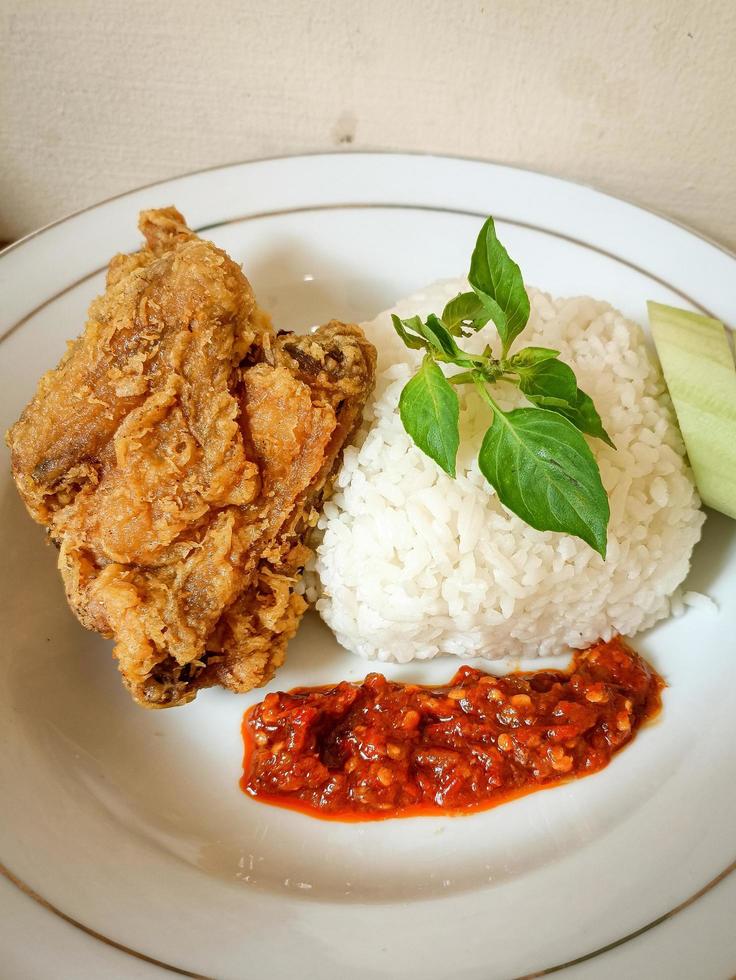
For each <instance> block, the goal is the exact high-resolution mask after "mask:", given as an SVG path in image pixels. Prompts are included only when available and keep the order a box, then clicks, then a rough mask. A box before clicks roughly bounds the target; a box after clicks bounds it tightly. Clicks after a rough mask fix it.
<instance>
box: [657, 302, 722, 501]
mask: <svg viewBox="0 0 736 980" xmlns="http://www.w3.org/2000/svg"><path fill="white" fill-rule="evenodd" d="M647 305H648V307H649V323H650V325H651V328H652V335H653V337H654V343H655V345H656V347H657V353H658V354H659V359H660V361H661V362H662V370H663V371H664V377H665V381H666V382H667V387H668V388H669V390H670V395H671V396H672V401H673V403H674V406H675V411H676V412H677V420H678V422H679V423H680V429H681V431H682V437H683V439H684V440H685V446H686V447H687V452H688V456H689V457H690V465H691V466H692V468H693V473H694V475H695V483H696V485H697V487H698V491H699V493H700V496H701V498H702V500H703V503H705V504H707V505H708V506H709V507H713V508H714V509H715V510H719V511H720V512H721V513H722V514H727V515H728V516H729V517H733V518H736V368H735V367H734V361H733V354H732V353H731V348H730V346H729V343H728V337H727V335H726V330H725V329H724V327H723V324H722V323H719V322H718V320H711V319H710V317H707V316H699V315H698V314H697V313H688V312H687V311H685V310H678V309H675V307H672V306H663V305H662V304H660V303H651V302H650V303H648V304H647Z"/></svg>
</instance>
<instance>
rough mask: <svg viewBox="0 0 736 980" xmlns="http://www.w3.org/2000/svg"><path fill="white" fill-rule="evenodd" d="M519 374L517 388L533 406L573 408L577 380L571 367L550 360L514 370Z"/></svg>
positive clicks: (555, 359) (555, 360)
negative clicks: (564, 406)
mask: <svg viewBox="0 0 736 980" xmlns="http://www.w3.org/2000/svg"><path fill="white" fill-rule="evenodd" d="M516 370H517V372H518V374H519V387H520V388H521V390H522V391H523V392H524V394H525V395H526V397H527V398H528V399H529V401H530V402H534V404H535V405H540V406H543V405H559V406H563V405H569V406H570V407H571V408H572V407H574V405H575V403H576V400H577V390H578V385H577V380H576V378H575V372H574V371H573V369H572V368H571V367H569V366H568V365H567V364H565V363H564V361H558V360H557V358H550V359H546V360H544V361H538V362H537V363H536V364H533V365H532V366H531V367H528V368H518V367H517V368H516Z"/></svg>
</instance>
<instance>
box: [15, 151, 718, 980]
mask: <svg viewBox="0 0 736 980" xmlns="http://www.w3.org/2000/svg"><path fill="white" fill-rule="evenodd" d="M171 203H175V204H176V205H177V207H178V208H179V209H180V210H181V211H182V212H183V213H184V215H185V216H186V217H187V219H188V221H189V223H190V225H191V226H192V227H194V228H196V229H197V230H198V231H200V233H201V234H202V235H203V236H205V237H207V238H211V239H212V240H213V241H215V242H216V243H217V244H218V245H220V246H221V247H223V248H225V249H227V250H228V252H229V253H230V254H231V255H232V256H233V257H234V258H235V259H236V260H238V261H241V262H242V263H243V266H244V269H245V271H246V274H247V275H248V277H249V278H250V280H251V282H252V284H253V286H254V288H255V291H256V294H257V296H258V298H259V301H260V303H261V304H262V305H263V306H265V307H266V308H267V309H269V310H270V311H271V312H272V314H273V316H274V319H275V322H276V324H277V326H279V327H281V328H286V327H289V328H293V329H294V328H295V329H307V328H308V327H310V326H311V325H313V324H315V323H318V322H322V321H324V320H326V319H329V318H331V317H336V318H339V319H342V320H362V319H366V318H370V317H373V316H374V315H375V314H376V313H378V312H379V311H380V310H381V309H384V308H385V307H387V306H390V305H392V304H393V303H394V302H395V301H396V300H397V299H398V298H399V297H401V296H404V295H406V294H407V293H410V292H412V291H413V290H416V289H418V288H420V287H422V286H424V285H426V284H427V283H429V282H431V281H433V280H434V279H437V278H445V277H448V276H454V275H457V274H461V273H463V272H464V271H465V270H466V268H467V262H468V257H469V255H470V251H471V249H472V245H473V243H474V240H475V237H476V234H477V231H478V229H479V227H480V224H481V222H482V220H483V218H484V217H485V216H486V215H488V214H491V213H492V214H494V215H495V216H496V218H497V225H498V228H499V234H500V237H501V238H502V240H503V241H504V243H505V244H506V245H507V246H508V249H509V251H510V252H511V254H512V255H513V256H514V257H515V258H516V260H517V261H518V262H519V264H520V265H521V267H522V269H523V270H524V275H525V279H526V280H527V281H528V282H529V283H530V284H533V285H535V286H539V287H542V288H544V289H547V290H549V291H550V292H552V293H555V294H556V295H561V296H562V295H574V294H580V293H583V294H591V295H594V296H598V297H601V298H604V299H607V300H609V301H610V302H611V303H613V304H614V305H615V306H617V307H619V308H620V309H621V310H622V311H623V312H624V313H625V314H626V315H627V316H630V317H632V318H634V319H636V320H638V321H639V322H640V323H642V324H643V323H645V321H646V307H645V301H646V300H647V299H655V300H659V301H661V302H665V303H672V304H675V305H679V306H685V307H689V308H693V309H699V310H705V311H707V312H709V313H711V314H712V315H714V316H717V317H719V318H720V319H722V320H724V321H725V322H727V323H731V324H733V323H736V293H734V290H733V282H734V276H735V275H736V260H734V259H733V258H732V257H731V256H729V255H728V254H727V253H725V252H724V251H722V250H720V249H718V248H717V247H716V246H714V245H712V244H710V243H708V242H707V241H705V240H703V239H701V238H699V237H697V236H695V235H693V234H692V233H690V232H688V231H686V230H684V229H682V228H680V227H679V226H675V225H673V224H671V223H669V222H667V221H665V220H664V219H662V218H659V217H657V216H655V215H653V214H651V213H649V212H646V211H642V210H640V209H637V208H635V207H633V206H631V205H628V204H625V203H623V202H621V201H618V200H615V199H613V198H610V197H607V196H605V195H602V194H599V193H597V192H595V191H592V190H589V189H587V188H584V187H580V186H577V185H571V184H568V183H565V182H563V181H559V180H556V179H553V178H550V177H545V176H542V175H539V174H532V173H527V172H524V171H518V170H512V169H508V168H503V167H498V166H493V165H490V164H483V163H477V162H471V161H465V160H455V159H445V158H433V157H419V156H398V155H390V154H387V155H378V154H376V155H373V154H349V155H323V156H319V155H318V156H311V157H300V158H296V157H294V158H287V159H279V160H271V161H263V162H256V163H250V164H243V165H237V166H233V167H228V168H223V169H221V170H215V171H209V172H205V173H200V174H195V175H192V176H188V177H183V178H179V179H177V180H173V181H170V182H168V183H165V184H159V185H157V186H154V187H150V188H147V189H144V190H140V191H136V192H134V193H131V194H128V195H125V196H123V197H120V198H117V199H115V200H112V201H109V202H107V203H105V204H102V205H100V206H98V207H96V208H93V209H90V210H88V211H85V212H82V213H80V214H78V215H76V216H73V217H72V218H70V219H67V220H66V221H64V222H61V223H59V224H57V225H55V226H51V227H50V228H48V229H46V230H44V231H42V232H40V233H38V234H36V235H35V236H31V237H30V238H29V239H27V240H26V241H25V242H23V243H20V244H19V245H18V246H16V247H14V248H12V249H11V250H10V251H8V252H7V253H5V255H4V256H3V257H2V258H0V288H1V289H2V295H3V303H2V312H1V313H0V333H2V334H4V339H3V340H2V343H1V345H0V359H1V363H2V377H3V384H2V386H1V388H0V413H1V414H2V428H3V429H5V428H7V427H8V426H9V425H10V424H11V423H12V422H13V421H14V420H15V418H16V417H17V415H18V413H19V412H20V410H21V408H22V407H23V405H24V404H25V403H26V402H27V401H28V399H29V398H30V396H31V394H32V393H33V390H34V388H35V384H36V381H37V379H38V377H39V375H40V374H41V373H42V372H43V371H45V370H47V369H49V368H50V367H52V366H53V365H54V364H55V363H56V362H57V360H58V359H59V357H60V355H61V353H62V352H63V350H64V345H65V341H66V339H67V338H69V337H72V336H74V335H76V334H77V333H78V332H79V330H80V329H81V327H82V325H83V323H84V320H85V312H86V308H87V305H88V303H89V301H90V300H91V299H92V297H93V296H94V295H95V294H97V293H99V292H100V291H101V290H102V288H103V281H104V266H105V265H106V262H107V260H108V259H109V258H110V257H111V256H112V255H113V254H114V253H115V252H118V251H128V250H132V249H134V248H136V247H137V245H138V242H139V236H138V233H137V231H136V218H137V214H138V211H139V210H140V209H141V208H147V207H156V206H163V205H168V204H171ZM0 479H1V480H2V496H1V498H0V507H1V519H0V529H1V530H0V533H1V534H2V546H3V547H2V554H3V562H2V566H1V568H0V576H1V577H2V581H1V582H0V602H2V607H3V608H2V628H3V637H4V642H3V644H2V648H1V649H0V659H1V661H2V662H1V664H0V676H2V685H1V687H0V741H1V744H2V745H3V752H2V754H1V755H0V785H1V786H2V788H3V789H2V814H3V815H2V820H1V821H0V861H1V862H2V864H3V865H4V866H5V868H6V869H7V872H8V874H9V875H10V876H12V877H13V878H14V880H16V882H17V883H20V884H21V885H22V886H23V887H24V888H25V889H26V890H30V891H32V892H34V893H35V894H36V895H37V896H39V897H40V898H42V899H43V900H44V901H45V902H47V903H50V904H51V905H52V906H54V907H55V909H57V910H58V911H60V912H61V913H63V914H64V915H65V916H67V917H68V918H69V919H70V920H73V921H74V923H76V924H79V925H81V926H82V927H85V928H86V929H88V930H93V931H94V932H95V933H98V934H99V935H100V936H101V937H103V938H105V939H106V940H108V941H110V942H113V943H116V944H119V945H121V946H123V947H125V948H126V949H127V950H128V951H130V954H131V955H138V956H143V957H148V958H150V959H152V960H154V961H157V962H158V963H159V964H160V965H165V966H168V967H170V968H175V969H177V970H179V971H182V972H184V973H186V974H187V975H198V976H204V977H211V978H223V980H229V978H239V977H243V976H255V975H258V974H260V973H263V972H266V971H267V972H269V973H270V975H272V976H276V977H290V976H297V975H298V976H300V977H302V978H312V977H314V978H317V977H319V978H320V980H337V978H343V977H356V978H376V980H378V978H383V977H392V978H410V977H412V978H413V977H414V976H415V975H416V973H417V969H418V963H421V973H422V975H423V977H424V978H425V980H435V978H436V980H441V978H446V977H448V976H457V977H462V978H464V980H476V978H478V980H480V978H483V980H489V978H493V977H499V978H510V977H524V976H528V975H530V974H534V975H538V974H539V973H544V972H545V971H553V970H555V969H559V968H560V967H561V966H563V965H564V964H568V963H570V962H571V961H574V960H577V959H578V958H580V957H589V956H591V954H595V953H596V952H597V951H599V950H602V949H603V948H604V947H607V946H609V945H610V944H616V943H619V942H620V941H621V940H624V939H625V938H626V937H628V936H630V935H631V934H632V933H636V932H637V931H638V930H641V929H642V928H644V927H647V926H649V925H650V924H651V923H653V922H654V921H655V920H657V919H658V918H660V917H662V916H667V915H668V914H669V913H670V912H672V911H673V910H675V909H677V908H678V907H679V906H680V905H682V903H686V902H688V901H690V900H691V899H692V898H693V896H696V895H697V894H698V893H699V892H700V891H701V890H704V889H705V890H707V889H708V887H709V886H710V885H711V883H712V882H714V881H715V880H716V879H718V878H719V876H721V877H724V876H725V875H726V874H727V873H728V872H729V869H730V868H731V867H732V866H733V862H734V858H735V857H736V842H735V841H734V835H733V814H734V812H736V754H735V753H734V752H733V742H734V738H735V737H736V721H735V719H736V639H735V637H736V525H735V524H734V523H733V522H730V521H728V520H726V519H725V518H723V517H720V516H719V515H716V514H710V515H709V517H708V520H707V521H706V525H705V530H704V537H703V540H702V542H701V544H700V545H699V546H698V548H697V550H696V553H695V558H694V563H693V568H692V572H691V575H690V578H689V580H688V588H691V589H695V590H698V591H701V592H705V593H707V594H708V595H710V596H711V597H712V598H713V599H714V600H715V601H716V602H717V603H718V607H719V611H718V613H717V614H708V613H706V612H703V611H700V610H697V611H696V610H694V609H691V610H689V611H688V612H686V613H685V615H683V616H681V617H679V618H676V619H671V620H670V621H668V622H666V623H664V624H662V625H660V626H658V627H657V628H655V629H653V630H651V631H649V632H647V633H645V634H642V635H641V636H639V637H638V638H637V640H636V646H637V648H638V649H639V650H640V651H641V653H642V654H643V655H644V656H646V657H647V658H648V659H650V660H651V662H652V663H653V664H654V665H655V666H656V668H657V669H658V670H659V671H660V672H661V673H662V674H663V675H664V677H665V678H666V680H667V682H668V684H669V687H668V688H667V690H666V693H665V695H664V712H663V714H662V716H661V719H660V720H659V721H658V722H657V723H656V724H654V725H652V726H651V727H649V728H647V729H646V730H645V731H644V732H643V733H642V734H641V735H640V737H639V738H638V739H637V740H636V741H635V743H634V744H633V745H632V746H631V747H630V748H628V749H627V750H626V752H625V753H623V754H622V755H620V756H618V757H617V758H616V759H614V761H613V763H612V764H611V765H610V766H609V767H608V768H607V769H606V770H605V771H604V772H602V773H600V774H598V775H596V776H593V777H591V778H589V779H585V780H581V781H578V782H575V783H572V784H569V785H566V786H561V787H559V788H556V789H552V790H547V791H545V792H542V793H537V794H533V795H531V796H527V797H525V798H523V799H521V800H518V801H515V802H513V803H510V804H508V805H505V806H502V807H499V808H498V809H495V810H491V811H488V812H486V813H481V814H476V815H474V816H472V817H464V818H454V819H453V818H446V819H439V818H438V819H434V818H419V819H405V820H393V821H387V822H381V823H373V824H370V823H369V824H363V825H361V824H340V823H327V822H322V821H318V820H313V819H310V818H308V817H305V816H302V815H299V814H297V813H293V812H289V811H286V810H281V809H276V808H272V807H267V806H263V805H259V804H257V803H254V802H253V801H251V800H250V799H248V798H246V797H245V796H244V795H243V794H242V793H241V791H240V790H239V788H238V778H239V776H240V765H241V756H242V744H241V737H240V721H241V717H242V713H243V711H244V710H245V709H246V708H247V707H248V705H249V704H251V703H252V702H253V701H255V700H258V699H260V698H261V697H262V696H263V693H264V692H263V691H259V692H253V694H252V695H240V696H238V695H234V694H230V693H228V692H225V691H219V690H212V691H206V692H204V693H202V694H201V695H200V696H199V698H198V699H197V700H196V701H195V702H194V703H193V704H191V705H188V706H186V707H184V708H179V709H176V710H170V711H163V712H146V711H144V710H141V709H140V708H138V707H136V706H135V705H134V704H133V703H132V702H131V701H130V699H129V697H128V695H127V694H126V693H125V692H124V690H123V688H122V686H121V684H120V681H119V678H118V675H117V672H116V670H115V667H114V664H113V662H112V660H111V656H110V654H111V644H110V643H108V642H107V641H105V640H102V639H101V638H99V637H97V636H96V635H93V634H90V633H87V632H85V630H84V629H82V627H81V626H80V625H79V624H78V623H77V621H76V620H75V619H74V617H73V616H72V614H71V612H70V611H69V609H68V608H67V605H66V602H65V598H64V592H63V588H62V586H61V583H60V580H59V577H58V573H57V571H56V567H55V564H56V561H55V559H56V555H55V551H54V550H53V549H52V548H49V547H46V546H45V543H44V533H43V531H42V530H41V529H40V528H39V527H37V526H36V525H34V524H33V523H32V522H31V520H30V519H29V518H28V517H27V516H26V514H25V512H24V509H23V507H22V504H21V503H20V500H19V499H18V496H17V494H16V493H15V490H14V488H13V486H12V483H11V479H10V476H9V472H8V467H7V462H5V463H4V465H3V469H2V476H1V477H0ZM456 667H457V662H456V660H455V659H454V658H441V659H438V660H436V661H434V662H432V663H429V664H415V665H407V666H391V665H383V666H382V668H381V669H383V670H384V671H385V673H386V674H387V675H388V676H390V677H392V678H396V679H401V680H414V681H427V682H434V681H446V680H447V679H448V678H449V677H450V676H451V674H452V673H453V672H454V670H455V669H456ZM367 669H370V668H368V667H367V665H366V664H365V662H363V661H361V660H358V659H357V658H354V657H352V656H351V655H350V654H348V653H346V652H345V651H344V650H342V649H341V648H340V647H338V645H337V644H336V642H335V641H334V639H333V638H332V635H331V633H330V632H329V631H328V630H327V629H326V627H324V626H323V625H322V624H321V623H320V622H319V621H318V619H317V618H316V617H314V616H308V617H307V619H306V620H305V622H304V624H303V626H302V628H301V630H300V632H299V634H298V636H297V638H296V639H295V640H294V641H293V642H292V644H291V647H290V649H289V657H288V661H287V664H286V666H285V667H284V668H283V669H282V670H280V671H279V673H278V676H277V678H276V681H275V682H274V683H272V684H271V685H269V688H268V689H267V690H275V689H278V688H288V687H291V686H294V685H297V684H319V683H326V682H329V681H336V680H339V679H342V678H346V679H358V678H360V677H362V676H363V675H364V674H365V673H366V670H367ZM70 928H71V927H70ZM115 955H119V954H115ZM603 958H604V959H605V955H604V956H603ZM590 963H591V964H593V963H594V960H593V959H591V960H590ZM58 965H59V964H58V963H57V966H58ZM68 967H69V971H71V972H68V973H64V971H63V970H62V971H60V972H61V973H64V975H72V973H73V971H72V969H71V968H72V964H68ZM151 969H153V967H152V968H151ZM591 969H592V967H591ZM673 971H674V972H672V973H670V976H676V975H678V974H677V973H676V970H675V966H674V965H673ZM157 972H158V971H157Z"/></svg>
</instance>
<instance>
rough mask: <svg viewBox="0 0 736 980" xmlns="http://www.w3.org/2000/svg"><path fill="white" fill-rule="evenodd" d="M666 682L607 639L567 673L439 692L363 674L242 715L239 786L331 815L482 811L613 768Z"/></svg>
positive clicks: (459, 680)
mask: <svg viewBox="0 0 736 980" xmlns="http://www.w3.org/2000/svg"><path fill="white" fill-rule="evenodd" d="M663 687H664V682H663V681H662V679H661V677H659V675H658V674H657V673H656V672H655V671H654V670H653V669H652V668H651V667H650V666H649V665H648V664H646V663H645V662H644V661H643V660H642V659H641V658H640V657H639V656H638V655H637V654H636V653H634V651H633V650H631V649H630V648H629V647H628V646H627V645H626V644H625V643H624V642H623V641H622V640H620V639H614V640H612V641H610V642H609V643H598V644H596V645H595V646H593V647H591V648H590V649H588V650H585V651H582V652H579V653H576V654H575V656H574V657H573V661H572V664H571V666H570V668H569V669H568V670H566V671H549V670H540V671H533V672H525V673H521V672H518V673H511V674H507V675H506V676H504V677H497V676H495V675H493V674H487V673H484V672H483V671H480V670H475V669H473V668H470V667H461V668H460V670H458V672H457V673H456V674H455V676H454V677H453V678H452V680H451V681H450V683H449V684H448V685H446V686H441V687H438V686H431V687H424V686H420V685H417V684H400V683H395V682H393V681H388V680H386V678H385V677H383V675H382V674H369V675H368V676H367V677H366V679H365V680H364V681H363V683H362V684H351V683H348V682H347V681H344V682H342V683H340V684H337V685H335V686H334V687H316V688H306V687H303V688H295V689H294V690H292V691H289V692H288V693H281V692H279V693H273V694H268V695H267V696H266V697H265V698H264V700H263V701H262V702H261V703H260V704H257V705H255V706H254V707H253V708H251V709H250V710H249V711H248V712H247V713H246V715H245V718H244V720H243V738H244V742H245V757H244V763H243V777H242V779H241V787H242V789H243V790H244V791H245V792H246V793H248V794H249V795H250V796H253V797H255V798H256V799H258V800H261V801H262V802H264V803H271V804H276V805H279V806H287V807H291V808H293V809H298V810H301V811H303V812H305V813H309V814H311V815H312V816H316V817H322V818H328V819H338V820H380V819H385V818H388V817H397V816H411V815H419V814H427V815H435V816H436V815H438V814H441V813H445V814H461V813H468V812H472V811H475V810H480V809H486V808H488V807H492V806H496V805H498V804H499V803H503V802H505V801H507V800H510V799H513V798H515V797H518V796H522V795H524V794H526V793H530V792H534V791H535V790H538V789H543V788H544V787H547V786H553V785H555V784H557V783H560V782H563V781H566V780H570V779H574V778H577V777H580V776H586V775H589V774H590V773H594V772H597V771H598V770H600V769H602V768H603V767H604V766H606V765H608V763H609V762H610V760H611V757H612V756H613V754H614V753H615V752H617V751H618V750H619V749H620V748H622V747H623V746H624V745H626V744H627V743H628V742H629V741H631V739H632V738H633V737H634V735H635V733H636V731H637V729H638V728H639V727H640V725H641V724H642V723H643V722H644V721H646V720H647V719H649V718H651V717H652V716H653V715H655V714H656V713H657V712H658V711H659V709H660V707H661V691H662V688H663Z"/></svg>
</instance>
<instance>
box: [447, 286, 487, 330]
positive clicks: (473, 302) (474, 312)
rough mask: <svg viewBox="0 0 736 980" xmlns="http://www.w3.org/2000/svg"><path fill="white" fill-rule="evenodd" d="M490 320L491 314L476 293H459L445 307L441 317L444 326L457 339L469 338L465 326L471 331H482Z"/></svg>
mask: <svg viewBox="0 0 736 980" xmlns="http://www.w3.org/2000/svg"><path fill="white" fill-rule="evenodd" d="M490 319H491V314H490V313H489V312H488V310H487V309H486V307H485V306H484V305H483V301H482V300H481V298H480V297H479V296H478V295H477V294H476V293H458V294H457V296H456V297H455V298H454V299H451V300H450V302H449V303H448V304H447V305H446V306H445V308H444V310H443V311H442V317H441V320H442V322H443V323H444V325H445V326H446V327H447V329H448V330H449V331H450V333H451V334H453V335H454V336H456V337H458V336H467V334H465V333H464V332H463V329H462V328H463V326H464V325H467V326H468V327H470V329H471V330H480V329H481V327H484V326H485V325H486V324H487V323H488V321H489V320H490Z"/></svg>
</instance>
